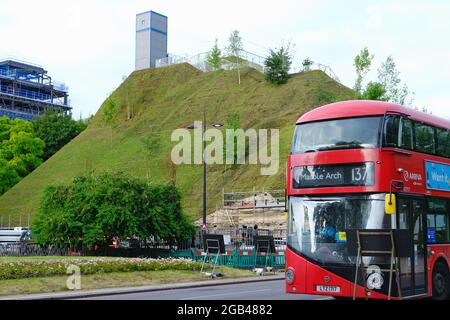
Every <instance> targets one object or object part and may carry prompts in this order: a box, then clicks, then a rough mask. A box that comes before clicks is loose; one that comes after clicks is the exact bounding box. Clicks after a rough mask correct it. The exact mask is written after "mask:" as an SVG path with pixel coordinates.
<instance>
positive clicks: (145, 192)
mask: <svg viewBox="0 0 450 320" xmlns="http://www.w3.org/2000/svg"><path fill="white" fill-rule="evenodd" d="M180 199H181V197H180V194H179V192H178V190H177V189H176V188H175V187H174V186H171V185H157V184H148V183H145V182H142V181H140V180H138V179H134V178H130V177H127V176H125V175H123V174H120V173H118V174H109V173H104V174H100V175H94V174H88V175H83V176H79V177H76V178H75V179H74V180H73V181H72V183H70V184H69V185H60V186H50V187H48V188H47V189H46V191H45V193H44V197H43V200H42V203H41V208H40V210H39V212H38V214H37V215H36V217H35V219H34V221H33V238H34V240H36V241H37V242H39V243H52V244H58V245H70V246H71V248H77V249H79V248H81V247H82V246H84V247H88V248H92V246H94V245H96V244H99V245H104V244H108V243H111V241H112V240H113V239H115V238H119V239H126V238H132V237H133V238H138V239H140V240H143V241H144V242H146V241H147V240H148V239H149V238H152V239H154V240H156V241H158V240H165V241H168V242H172V243H175V242H176V241H177V240H181V239H185V238H187V237H191V236H192V235H193V234H194V232H195V230H194V226H193V225H192V224H191V223H189V221H188V220H187V218H186V216H185V215H184V214H183V212H182V209H181V204H180Z"/></svg>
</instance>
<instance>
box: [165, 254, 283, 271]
mask: <svg viewBox="0 0 450 320" xmlns="http://www.w3.org/2000/svg"><path fill="white" fill-rule="evenodd" d="M205 254H206V253H205V252H204V251H197V252H192V251H189V252H187V251H185V252H179V253H174V254H173V255H171V256H173V257H179V258H186V259H192V260H194V261H202V260H203V259H204V258H205ZM255 255H257V254H256V252H255V251H239V250H235V251H227V253H226V254H222V255H220V256H219V259H218V261H217V264H218V265H221V266H226V267H231V268H237V269H250V268H254V267H255ZM267 256H268V257H269V259H268V261H269V264H268V266H270V267H275V268H280V269H282V268H284V267H285V263H286V262H285V256H284V251H279V252H275V253H272V254H269V255H265V254H258V255H257V256H256V266H260V265H264V264H265V261H266V259H267ZM214 258H215V257H214ZM210 259H211V256H207V257H206V262H207V263H208V262H210Z"/></svg>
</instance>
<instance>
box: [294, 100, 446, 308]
mask: <svg viewBox="0 0 450 320" xmlns="http://www.w3.org/2000/svg"><path fill="white" fill-rule="evenodd" d="M449 130H450V121H448V120H445V119H441V118H439V117H436V116H433V115H429V114H426V113H423V112H419V111H416V110H413V109H411V108H406V107H403V106H400V105H396V104H391V103H385V102H378V101H346V102H339V103H334V104H330V105H326V106H323V107H320V108H317V109H315V110H313V111H310V112H308V113H306V114H304V115H303V116H302V117H301V118H300V119H299V120H298V121H297V126H296V130H295V134H294V139H293V146H292V152H291V155H290V156H289V160H288V167H287V174H286V176H287V197H288V202H287V203H288V207H289V222H288V238H287V242H288V249H287V252H286V291H287V292H288V293H292V294H312V295H328V296H334V297H337V298H338V297H342V298H351V297H353V296H354V292H356V297H358V298H364V297H370V298H375V299H387V298H388V297H390V295H389V292H388V291H389V282H390V281H389V274H390V273H389V274H387V273H386V272H385V271H384V270H385V269H386V268H387V267H389V268H390V266H389V263H390V262H389V261H390V259H389V258H386V257H380V256H378V257H364V258H363V261H364V264H365V265H368V266H369V267H370V266H372V267H373V270H377V269H378V270H382V271H378V272H376V273H377V276H372V274H371V273H364V274H363V275H364V277H363V276H361V277H358V278H357V279H358V281H357V285H356V286H355V285H354V283H355V278H356V273H355V271H356V264H357V261H356V257H355V256H354V254H350V253H349V248H348V246H349V245H348V240H347V234H348V232H349V230H402V232H403V233H406V234H407V235H408V237H406V238H405V239H407V240H404V241H406V242H410V243H408V248H411V249H410V251H407V252H408V254H407V255H406V256H405V255H404V256H402V257H400V258H399V259H398V260H397V261H398V262H399V263H398V264H397V265H398V266H399V272H397V274H395V276H397V278H395V277H394V278H393V279H397V281H391V282H390V283H391V286H392V288H391V290H392V291H391V292H392V293H391V294H392V298H393V299H405V298H422V297H429V296H432V297H434V298H436V299H447V298H448V297H449V291H450V275H449V265H450V235H449V218H450V214H449V212H450V131H449ZM388 199H389V200H388ZM405 230H407V232H406V231H405ZM408 250H409V249H408ZM372 273H374V272H373V271H372ZM364 280H366V281H364ZM397 283H399V287H398V286H397ZM355 288H356V291H354V290H355Z"/></svg>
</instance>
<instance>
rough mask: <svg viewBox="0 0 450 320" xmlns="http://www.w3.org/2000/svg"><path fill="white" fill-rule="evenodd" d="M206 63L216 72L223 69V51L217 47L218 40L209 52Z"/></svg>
mask: <svg viewBox="0 0 450 320" xmlns="http://www.w3.org/2000/svg"><path fill="white" fill-rule="evenodd" d="M206 62H207V63H208V65H209V66H210V67H211V68H212V69H213V70H214V71H216V70H219V69H220V68H221V67H222V51H221V50H220V49H219V47H218V45H217V39H216V42H215V44H214V47H213V48H212V50H211V51H210V52H209V54H208V57H207V58H206Z"/></svg>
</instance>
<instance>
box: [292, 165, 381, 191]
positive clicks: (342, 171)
mask: <svg viewBox="0 0 450 320" xmlns="http://www.w3.org/2000/svg"><path fill="white" fill-rule="evenodd" d="M293 179H294V188H295V189H302V188H317V187H339V186H341V187H343V186H373V185H374V184H375V167H374V164H373V163H372V162H367V163H357V164H345V165H342V164H340V165H319V166H302V167H295V168H294V178H293Z"/></svg>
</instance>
